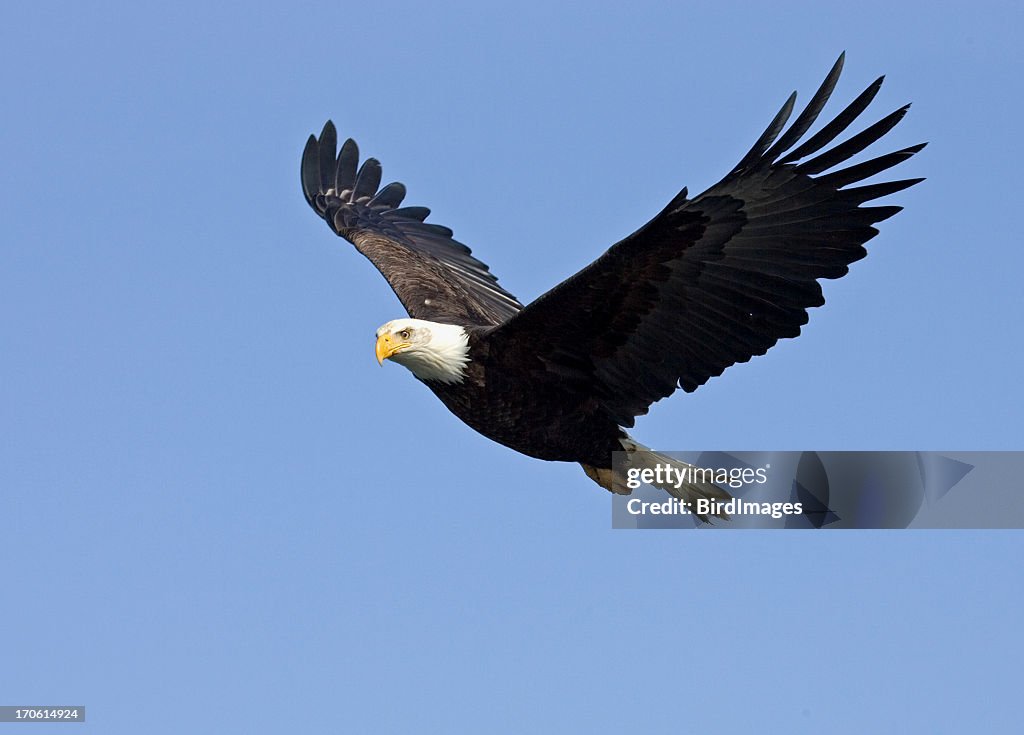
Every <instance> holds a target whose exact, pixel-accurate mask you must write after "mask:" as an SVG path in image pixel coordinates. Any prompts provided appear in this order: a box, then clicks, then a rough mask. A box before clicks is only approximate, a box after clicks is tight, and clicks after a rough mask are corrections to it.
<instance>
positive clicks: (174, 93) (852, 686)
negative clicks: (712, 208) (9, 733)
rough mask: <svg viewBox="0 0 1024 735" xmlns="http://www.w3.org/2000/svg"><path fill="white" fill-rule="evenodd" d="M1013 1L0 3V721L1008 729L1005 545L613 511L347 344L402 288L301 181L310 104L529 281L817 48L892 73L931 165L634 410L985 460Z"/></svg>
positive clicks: (720, 134)
mask: <svg viewBox="0 0 1024 735" xmlns="http://www.w3.org/2000/svg"><path fill="white" fill-rule="evenodd" d="M87 6H88V7H87ZM1022 20H1024V19H1022V18H1021V11H1020V10H1019V7H1018V6H1015V5H1014V4H1011V3H987V4H985V3H983V4H981V5H977V6H975V7H974V8H972V9H971V10H969V11H968V10H966V9H963V8H961V7H960V6H957V7H956V9H947V8H945V7H939V6H938V5H936V4H930V3H929V4H925V3H901V4H898V5H896V6H895V7H894V6H893V4H891V3H875V2H866V3H857V4H855V5H850V4H844V5H841V6H840V5H837V6H835V7H829V6H828V5H827V4H823V3H786V2H783V3H772V4H771V5H770V7H769V6H768V5H765V6H764V7H763V8H756V7H751V6H750V4H747V3H715V4H709V3H700V4H694V5H693V6H689V5H687V4H678V6H677V7H671V8H670V7H666V6H665V4H663V3H643V2H640V3H628V4H621V3H615V4H612V3H606V4H601V3H597V4H592V5H590V6H589V7H583V6H577V5H574V6H571V7H570V6H560V7H550V6H549V5H548V4H546V3H518V4H512V5H504V6H501V7H500V8H494V7H490V6H480V5H477V4H470V3H466V4H452V3H438V4H435V5H431V6H429V7H428V6H424V5H422V4H411V3H404V2H396V3H389V4H383V3H346V2H341V3H330V4H324V3H308V4H301V3H287V4H285V3H282V4H268V3H260V2H256V3H251V2H250V3H221V4H217V5H216V7H209V6H208V5H207V4H197V3H190V2H183V3H177V4H172V3H162V4H154V3H130V4H129V3H106V4H102V3H101V4H96V6H91V5H90V4H85V3H67V2H66V3H8V4H6V5H5V7H4V10H3V11H2V14H0V54H2V56H3V63H2V64H0V88H2V89H3V90H4V98H5V104H4V109H5V114H4V115H3V116H2V117H0V132H2V134H0V151H2V160H3V163H4V165H3V170H2V174H0V187H2V196H0V217H2V221H3V222H4V236H3V246H2V248H0V279H2V280H0V284H2V285H0V315H2V316H0V344H2V345H3V349H2V350H0V416H2V420H3V427H4V439H3V442H2V443H0V503H2V506H0V507H2V509H3V510H2V514H3V518H4V523H3V532H2V534H0V572H2V578H3V580H4V584H5V595H4V600H5V604H4V605H3V612H2V614H0V615H2V616H0V629H2V630H3V631H5V635H4V636H3V639H4V651H3V654H2V655H0V699H2V700H3V701H0V704H84V705H86V706H87V707H88V708H89V710H88V712H89V720H90V721H89V723H87V724H86V725H84V726H82V729H83V730H86V731H94V732H103V733H136V732H139V731H140V730H144V731H146V732H151V733H165V732H166V733H180V732H183V731H199V732H242V731H244V732H282V731H286V730H287V731H298V732H304V731H313V732H320V731H338V732H395V733H406V732H453V731H455V732H457V731H485V732H510V733H511V732H516V733H518V732H524V731H587V732H618V733H621V732H631V731H645V732H678V731H680V729H686V730H690V729H693V730H702V731H718V732H751V731H769V732H770V731H781V730H786V731H788V732H822V731H828V732H835V733H859V732H862V731H865V730H869V731H876V732H890V731H896V730H900V731H919V732H925V731H927V732H959V731H964V730H967V729H970V730H977V731H1008V730H1009V729H1011V725H1012V723H1015V722H1016V723H1019V721H1020V716H1019V712H1018V709H1017V705H1016V697H1017V686H1016V685H1015V682H1016V681H1018V680H1019V663H1018V662H1019V660H1020V656H1021V653H1022V650H1021V649H1022V641H1021V635H1020V632H1019V619H1020V614H1021V608H1022V602H1024V596H1022V594H1021V592H1020V589H1021V585H1020V572H1019V566H1020V556H1021V550H1022V538H1021V535H1020V533H1019V532H970V531H961V532H889V533H882V532H849V533H822V534H817V533H792V532H782V533H770V532H749V533H747V532H742V533H740V532H737V533H715V534H708V533H694V532H664V533H663V532H625V531H617V532H616V531H612V530H611V529H610V502H609V499H608V497H606V496H604V495H603V494H602V491H599V490H598V489H597V488H596V487H595V486H594V485H593V484H592V483H591V482H590V481H589V480H587V479H586V478H585V477H584V476H583V474H582V472H581V471H580V470H579V468H578V467H576V466H568V465H554V464H548V463H543V462H540V461H536V460H532V459H528V458H525V457H522V456H519V455H516V454H514V453H512V452H510V451H508V450H506V449H504V448H502V447H499V446H497V445H495V444H492V443H490V442H489V441H487V440H486V439H483V438H482V437H480V436H478V435H476V434H474V433H473V432H472V431H471V430H469V429H468V428H466V427H464V426H463V425H461V424H460V423H459V422H458V421H457V420H456V419H455V418H454V417H452V416H450V415H449V414H448V412H447V411H446V410H445V409H444V408H443V406H441V405H440V403H438V402H437V401H436V399H435V398H434V397H433V396H432V395H430V394H429V392H428V391H426V390H425V389H424V388H423V387H422V386H421V385H419V384H417V383H416V382H415V381H414V380H413V379H412V378H411V377H410V376H409V375H408V374H407V373H406V372H405V371H404V370H403V369H402V368H400V367H398V366H396V365H392V364H387V365H385V367H384V369H381V368H378V367H377V365H376V363H375V362H374V359H373V333H374V330H375V329H376V328H377V326H378V325H380V324H381V323H383V322H385V321H387V320H389V319H391V318H394V317H396V316H400V315H401V314H402V312H401V307H400V306H399V304H398V302H397V300H396V299H395V298H394V296H393V295H392V294H391V292H390V291H389V289H388V288H387V286H386V284H385V283H384V281H383V280H382V279H381V278H380V277H379V276H378V275H377V273H376V272H375V271H373V269H372V268H371V267H370V265H369V264H368V263H367V262H366V261H365V260H364V259H363V258H362V257H361V256H359V255H358V254H357V253H355V252H354V251H353V250H352V248H351V247H350V246H349V245H347V244H346V243H345V242H344V241H342V240H340V239H338V238H336V237H334V235H332V234H331V233H330V232H329V231H328V230H327V228H326V227H325V226H324V225H323V223H322V222H320V221H319V220H318V219H317V218H316V217H315V216H314V215H313V213H312V212H310V211H309V210H308V208H307V206H306V203H305V202H304V201H303V198H302V195H301V191H300V187H299V177H298V166H299V157H300V154H301V150H302V146H303V144H304V142H305V139H306V136H307V135H308V134H309V133H310V132H314V131H318V130H319V129H320V126H321V125H322V124H323V122H324V120H325V119H327V118H328V117H330V118H332V119H333V120H334V121H335V123H336V124H337V126H338V128H339V132H340V134H341V135H342V136H348V135H351V136H353V137H355V138H356V139H357V140H358V141H359V144H360V146H361V148H362V151H363V152H364V155H373V156H376V157H378V158H379V159H381V161H382V162H383V165H384V172H385V180H387V181H390V180H394V179H397V180H401V181H403V182H404V183H405V184H406V185H407V186H408V188H409V192H410V193H409V197H408V199H407V201H408V202H409V203H410V204H423V205H427V206H430V207H431V208H432V209H433V212H434V214H433V216H432V220H433V221H436V222H439V223H442V224H445V225H448V226H450V227H452V228H453V229H454V230H455V233H456V236H457V237H458V238H459V239H460V240H462V241H464V242H466V243H467V244H469V245H471V246H472V247H473V248H474V250H475V252H476V253H477V254H478V255H479V256H480V257H481V258H482V259H483V260H485V261H486V262H487V263H489V264H490V265H491V267H492V269H493V270H494V271H495V272H496V273H497V274H498V275H499V276H500V278H501V281H502V284H503V285H505V286H506V287H507V288H509V289H510V290H511V291H512V292H514V293H516V294H517V295H518V296H519V297H520V298H521V299H522V300H524V301H528V300H530V299H532V298H534V297H536V296H537V295H539V294H540V293H542V292H543V291H545V290H546V289H547V288H549V287H550V286H552V285H553V284H554V283H556V282H557V281H559V280H561V279H562V278H564V277H567V276H568V275H570V274H571V273H573V272H574V271H575V270H577V269H578V268H580V267H582V266H583V265H585V264H586V263H588V262H589V261H590V260H592V259H593V258H595V257H596V256H597V255H599V254H600V253H601V252H602V251H603V249H604V248H606V247H607V246H608V245H610V244H611V243H612V242H614V241H616V240H618V239H619V238H621V237H622V236H624V235H626V234H628V233H629V232H631V231H632V230H634V229H635V228H636V227H637V226H639V225H640V224H642V223H643V222H645V221H646V220H647V219H648V218H649V217H650V216H652V215H653V214H655V213H656V212H657V211H659V210H660V208H661V207H662V206H663V205H664V204H665V203H666V202H667V201H668V200H669V199H670V198H671V197H672V196H673V195H674V194H675V193H676V192H677V191H678V189H679V188H681V187H682V186H683V185H687V186H689V187H690V191H691V192H698V191H700V190H702V189H703V188H704V187H706V186H709V185H711V184H712V183H714V182H715V181H716V180H717V179H718V178H719V177H720V176H722V175H723V174H724V173H725V172H726V171H728V170H729V168H730V167H731V166H732V165H733V164H735V163H736V161H737V160H739V157H740V156H741V155H742V154H743V153H744V152H745V151H746V150H747V148H748V147H749V145H750V144H751V143H752V142H753V140H754V139H755V138H756V136H757V135H758V134H759V133H760V132H761V130H762V129H763V127H764V126H765V125H766V124H767V122H768V121H769V120H770V119H771V116H772V115H774V113H775V112H776V110H777V109H778V107H779V106H780V105H781V104H782V102H783V101H784V100H785V98H786V96H787V95H788V94H789V92H790V91H792V90H793V89H796V90H798V91H799V93H800V95H801V100H806V99H807V98H808V97H809V95H810V94H811V93H812V92H813V91H814V89H815V88H816V86H817V84H818V83H819V82H820V81H821V79H822V78H823V77H824V75H825V73H826V72H827V71H828V69H829V67H830V65H831V64H832V62H833V61H834V60H835V58H836V56H837V55H838V54H839V52H840V51H842V50H844V49H845V50H846V51H847V64H846V70H845V72H844V76H843V78H842V80H841V81H840V84H839V87H838V89H837V91H836V95H835V97H834V102H833V106H832V107H830V108H829V109H830V110H832V111H833V112H834V111H836V110H838V109H840V107H841V105H843V104H845V103H846V102H847V101H849V99H851V98H852V97H853V96H854V95H856V94H857V93H858V92H860V91H861V89H863V88H864V87H865V86H867V84H869V83H870V82H871V81H872V80H873V79H874V78H875V77H877V76H878V75H880V74H883V73H884V74H887V75H888V77H887V81H886V84H885V86H884V88H883V90H882V92H881V94H880V95H879V97H878V99H877V100H876V102H875V104H874V105H873V106H872V108H871V110H872V114H873V115H875V116H876V117H881V116H882V115H884V114H885V113H887V112H889V111H891V110H892V109H895V108H897V107H899V106H901V105H902V104H904V103H905V102H907V101H912V102H913V103H914V106H913V108H912V109H911V112H910V115H909V116H908V117H907V118H906V120H904V122H903V123H901V124H900V125H899V126H898V127H897V128H896V129H895V130H894V131H893V132H892V133H891V134H890V135H889V136H888V137H887V139H886V141H885V143H883V144H882V146H881V147H879V148H876V149H874V150H876V151H883V150H888V149H896V148H899V147H903V146H906V145H910V144H913V143H917V142H920V141H923V140H927V141H930V146H929V147H928V148H927V149H925V151H924V152H923V153H921V154H920V155H919V156H917V157H915V158H914V159H913V160H912V161H911V162H909V163H906V164H904V165H903V166H902V167H901V169H900V171H899V174H900V175H901V176H908V177H909V176H927V177H928V181H927V182H926V183H924V184H922V185H920V186H917V187H915V188H913V189H911V190H909V191H906V192H903V193H900V194H898V195H896V196H895V197H893V200H894V202H896V203H899V204H902V205H904V206H905V207H906V210H905V211H904V212H903V213H901V214H900V215H899V216H897V217H896V218H894V219H893V220H891V221H888V222H886V223H884V224H883V226H882V234H881V235H880V236H879V237H878V238H876V239H875V240H874V241H872V243H871V244H870V246H869V247H870V255H869V257H868V258H867V259H866V260H864V261H861V262H859V263H857V264H855V265H854V267H853V268H852V272H851V274H850V276H849V277H847V278H845V279H843V280H842V281H838V282H829V283H827V284H826V288H825V295H826V299H827V300H828V303H827V305H826V306H825V307H824V308H822V309H818V310H816V311H815V312H814V313H813V314H812V318H811V323H810V325H809V326H808V327H807V328H806V329H805V330H804V334H803V336H802V337H801V338H800V339H798V340H789V341H786V342H784V343H782V344H780V345H778V346H777V347H776V348H775V349H773V350H772V351H771V352H770V353H769V354H768V355H767V356H766V357H763V358H759V359H757V360H754V361H752V362H751V363H749V364H746V365H741V366H737V367H735V368H733V369H730V370H729V371H727V372H726V374H725V375H724V376H723V377H721V378H719V379H715V380H713V381H711V382H710V383H709V384H707V385H706V386H704V387H703V388H701V389H700V390H699V391H698V392H696V393H694V394H692V395H683V394H677V395H676V396H673V397H672V398H670V399H668V400H666V401H663V402H662V403H660V404H658V405H657V406H656V407H655V408H654V410H653V411H652V412H651V414H650V416H648V417H645V418H643V419H641V420H640V421H639V422H638V426H637V429H636V432H635V434H636V436H637V437H638V438H639V439H640V440H642V441H644V442H645V443H647V444H650V445H652V446H655V447H658V448H662V449H705V448H709V449H723V450H762V449H786V450H797V449H915V450H968V449H970V450H985V449H989V450H991V449H1021V448H1022V442H1021V428H1020V416H1021V413H1022V411H1024V391H1022V390H1021V387H1020V382H1019V375H1020V374H1021V372H1022V369H1024V358H1022V354H1021V349H1020V341H1021V340H1020V334H1021V328H1020V324H1019V320H1020V314H1021V307H1022V303H1021V302H1022V298H1021V288H1020V283H1019V279H1020V273H1021V271H1022V268H1024V255H1022V252H1021V248H1020V231H1019V226H1018V225H1017V222H1016V221H1015V217H1016V213H1017V201H1016V200H1017V197H1018V194H1019V182H1020V179H1019V166H1020V161H1021V145H1020V142H1019V140H1020V138H1019V119H1020V116H1021V107H1020V99H1019V97H1020V95H1019V94H1018V91H1019V86H1020V75H1021V71H1022V69H1021V54H1020V51H1019V28H1020V27H1021V22H1022ZM993 512H994V513H998V509H993ZM2 727H3V726H2V725H0V728H2ZM8 727H13V726H8ZM51 730H52V731H55V732H64V730H63V729H59V727H58V726H46V725H40V726H36V727H35V729H34V730H33V731H34V732H44V733H45V732H49V731H51ZM76 732H77V731H76Z"/></svg>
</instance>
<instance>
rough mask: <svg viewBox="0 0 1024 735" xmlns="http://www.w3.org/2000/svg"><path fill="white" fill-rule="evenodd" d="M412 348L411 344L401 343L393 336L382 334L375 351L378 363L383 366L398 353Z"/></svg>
mask: <svg viewBox="0 0 1024 735" xmlns="http://www.w3.org/2000/svg"><path fill="white" fill-rule="evenodd" d="M411 346H412V345H411V344H410V343H409V342H400V341H399V340H398V339H396V338H395V335H393V334H382V335H381V336H379V337H378V338H377V347H376V349H375V350H374V352H376V354H377V362H378V363H379V364H380V365H383V364H384V361H385V360H387V359H388V358H389V357H391V356H392V355H394V354H395V353H396V352H401V351H402V350H404V349H406V348H407V347H411Z"/></svg>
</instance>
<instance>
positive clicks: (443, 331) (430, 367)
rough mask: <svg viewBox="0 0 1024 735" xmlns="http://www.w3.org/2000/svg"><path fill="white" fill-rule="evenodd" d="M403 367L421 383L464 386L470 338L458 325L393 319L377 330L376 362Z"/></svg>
mask: <svg viewBox="0 0 1024 735" xmlns="http://www.w3.org/2000/svg"><path fill="white" fill-rule="evenodd" d="M387 359H391V360H394V361H395V362H397V363H398V364H399V365H404V366H405V367H407V368H409V370H411V371H412V374H413V375H415V376H416V377H417V378H419V379H420V380H436V381H439V382H441V383H461V382H462V381H463V380H464V379H465V377H466V373H465V369H466V364H467V363H468V362H469V336H468V335H467V334H466V330H465V329H463V328H462V327H460V326H458V325H455V324H439V323H437V322H428V321H424V320H422V319H394V320H392V321H390V322H388V323H387V324H384V325H383V326H381V327H380V329H378V330H377V362H379V363H380V364H381V365H383V364H384V361H385V360H387Z"/></svg>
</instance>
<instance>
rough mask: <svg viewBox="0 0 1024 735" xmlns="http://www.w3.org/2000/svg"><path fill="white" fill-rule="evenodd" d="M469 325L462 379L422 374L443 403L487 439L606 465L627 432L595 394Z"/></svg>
mask: <svg viewBox="0 0 1024 735" xmlns="http://www.w3.org/2000/svg"><path fill="white" fill-rule="evenodd" d="M467 331H468V332H469V348H470V350H469V357H470V360H469V364H468V365H467V366H466V377H465V380H464V382H462V383H452V384H444V383H439V382H436V381H424V384H425V385H427V386H428V387H429V388H430V390H432V391H433V392H434V395H436V396H437V397H438V398H440V399H441V401H442V402H443V403H444V405H445V406H447V407H448V410H450V411H451V412H452V413H454V414H455V415H456V416H458V417H459V418H460V419H462V420H463V421H464V422H466V423H467V424H468V425H469V426H470V427H472V428H473V429H475V430H476V431H479V432H480V433H481V434H483V435H484V436H486V437H488V438H489V439H492V440H494V441H496V442H498V443H499V444H504V445H505V446H506V447H509V448H510V449H514V450H516V451H517V452H522V453H523V454H527V455H529V456H531V457H536V458H537V459H546V460H552V461H563V462H580V463H583V464H588V465H591V466H594V467H611V460H612V452H620V451H622V446H621V445H620V444H619V443H618V440H619V438H620V437H623V436H625V432H623V431H622V430H621V429H620V428H619V426H618V424H616V422H615V420H614V419H613V418H612V417H611V416H609V415H608V412H607V411H605V410H604V409H603V408H602V406H601V403H600V401H598V400H596V399H595V398H594V397H592V396H590V395H589V394H588V393H587V392H586V391H582V390H578V389H576V386H575V385H574V383H573V382H571V381H565V380H564V378H562V377H560V376H556V375H553V374H552V373H551V372H550V371H549V370H548V369H547V368H546V367H545V365H544V363H543V362H541V361H540V360H536V359H535V360H530V359H529V357H527V358H526V361H525V362H521V361H520V358H521V356H520V355H518V354H516V353H508V352H505V351H503V350H501V349H496V350H492V349H491V347H492V344H493V338H491V334H492V333H493V331H494V330H493V329H492V328H475V329H470V330H467ZM524 370H525V375H526V380H525V382H524V380H523V376H524ZM524 385H525V389H524Z"/></svg>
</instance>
